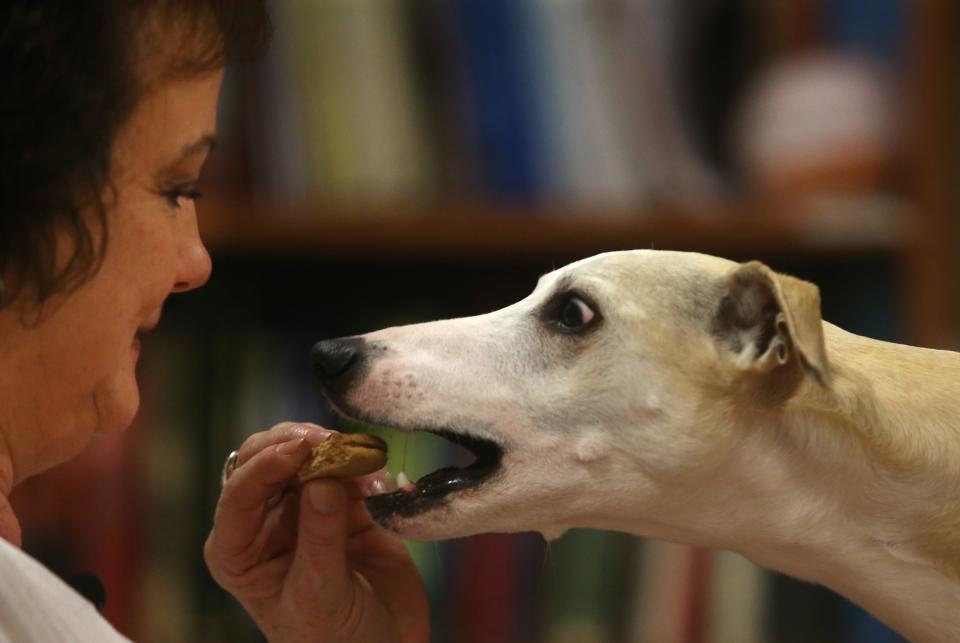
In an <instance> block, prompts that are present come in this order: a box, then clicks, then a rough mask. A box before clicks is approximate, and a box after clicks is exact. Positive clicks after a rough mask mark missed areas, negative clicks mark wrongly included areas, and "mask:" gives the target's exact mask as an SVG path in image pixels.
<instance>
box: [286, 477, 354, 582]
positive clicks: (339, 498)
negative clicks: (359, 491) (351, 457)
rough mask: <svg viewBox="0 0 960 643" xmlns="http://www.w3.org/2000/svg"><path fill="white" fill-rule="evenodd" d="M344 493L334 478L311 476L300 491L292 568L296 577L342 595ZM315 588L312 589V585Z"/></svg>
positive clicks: (345, 571)
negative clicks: (324, 478)
mask: <svg viewBox="0 0 960 643" xmlns="http://www.w3.org/2000/svg"><path fill="white" fill-rule="evenodd" d="M346 549H347V495H346V491H345V489H344V488H343V484H342V483H340V482H338V481H336V480H314V481H312V482H309V483H307V485H306V489H304V493H301V494H300V525H299V527H298V534H297V549H296V553H295V554H294V565H293V570H291V572H294V570H296V571H297V572H299V574H298V576H300V578H298V579H297V580H298V581H300V582H303V583H306V584H307V585H309V586H312V587H313V588H317V587H318V586H319V587H321V588H322V589H323V591H324V593H326V592H330V593H331V595H341V596H342V595H343V593H344V590H345V589H346V585H347V583H348V581H349V578H350V577H349V572H348V569H347V553H346ZM314 591H316V589H314Z"/></svg>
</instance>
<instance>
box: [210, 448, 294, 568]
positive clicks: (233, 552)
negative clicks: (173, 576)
mask: <svg viewBox="0 0 960 643" xmlns="http://www.w3.org/2000/svg"><path fill="white" fill-rule="evenodd" d="M310 448H311V445H310V442H308V441H307V439H305V438H294V439H293V440H289V441H287V442H283V443H281V444H279V445H276V446H273V447H268V448H265V449H263V450H262V451H260V452H259V453H257V454H256V455H255V456H253V457H252V458H251V459H250V460H249V462H247V463H245V464H244V465H243V466H242V467H239V468H237V469H236V471H234V472H233V475H231V476H230V479H229V480H227V483H226V484H225V485H224V487H223V492H222V493H221V494H220V500H219V502H218V503H217V509H216V512H215V514H214V519H213V537H214V545H215V549H216V550H217V551H218V552H219V553H221V554H222V555H224V556H225V557H227V558H230V557H232V556H237V555H240V554H243V553H245V552H246V551H247V550H248V548H249V547H250V546H251V544H253V543H254V542H256V541H257V538H258V535H259V534H260V532H261V529H262V527H263V524H264V518H265V515H266V512H267V508H268V503H269V502H270V500H271V498H273V497H275V496H277V495H278V494H279V493H280V492H282V491H283V489H284V488H285V487H286V486H287V485H288V484H289V483H290V481H291V479H292V478H293V477H294V475H295V474H296V472H297V469H298V468H299V467H300V465H301V464H303V461H304V460H305V459H306V457H307V454H308V453H309V451H310Z"/></svg>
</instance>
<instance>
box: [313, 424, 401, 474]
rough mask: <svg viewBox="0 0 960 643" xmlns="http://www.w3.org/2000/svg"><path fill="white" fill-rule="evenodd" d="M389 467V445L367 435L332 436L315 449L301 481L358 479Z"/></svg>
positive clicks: (333, 434)
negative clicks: (387, 465)
mask: <svg viewBox="0 0 960 643" xmlns="http://www.w3.org/2000/svg"><path fill="white" fill-rule="evenodd" d="M386 464H387V443H386V442H384V441H383V440H381V439H380V438H378V437H376V436H374V435H368V434H366V433H350V434H345V433H331V434H330V437H328V438H327V439H326V440H324V441H323V442H321V443H320V444H319V445H317V446H315V447H313V450H312V451H311V452H310V457H309V458H308V459H307V461H306V462H305V463H304V464H303V466H302V467H300V470H299V471H298V472H297V477H299V478H300V482H306V481H308V480H313V479H314V478H340V479H348V478H358V477H360V476H364V475H367V474H368V473H373V472H374V471H377V470H379V469H382V468H383V467H384V466H385V465H386Z"/></svg>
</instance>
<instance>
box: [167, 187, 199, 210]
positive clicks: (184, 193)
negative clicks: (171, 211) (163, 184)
mask: <svg viewBox="0 0 960 643" xmlns="http://www.w3.org/2000/svg"><path fill="white" fill-rule="evenodd" d="M163 196H165V197H166V198H167V201H169V202H170V205H171V206H173V207H175V208H179V207H182V206H183V203H181V201H180V199H187V200H189V201H196V200H197V199H199V198H200V197H202V196H203V193H202V192H200V191H199V190H198V189H197V188H196V187H194V186H180V187H176V188H173V189H172V190H167V191H166V192H164V193H163Z"/></svg>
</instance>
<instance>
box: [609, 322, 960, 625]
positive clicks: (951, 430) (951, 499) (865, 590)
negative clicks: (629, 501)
mask: <svg viewBox="0 0 960 643" xmlns="http://www.w3.org/2000/svg"><path fill="white" fill-rule="evenodd" d="M825 331H826V333H827V342H828V346H829V352H830V355H831V360H832V363H833V365H834V369H833V373H832V378H831V382H830V384H829V386H828V387H822V386H820V385H819V384H816V383H813V382H811V383H809V384H807V385H805V386H804V389H803V390H802V391H801V393H800V394H799V395H797V396H796V398H795V399H794V400H792V401H791V402H790V403H789V404H788V407H787V410H786V411H785V412H781V413H776V414H772V415H762V417H761V419H759V420H757V422H756V423H755V425H752V426H740V427H736V428H737V430H738V431H742V434H741V435H740V436H739V437H738V439H737V440H736V441H735V443H734V444H731V445H730V447H729V449H727V450H725V451H724V453H723V454H722V455H720V456H718V457H717V459H716V461H715V463H714V465H713V466H711V467H708V469H707V471H706V472H705V473H704V474H703V475H702V476H698V477H696V478H691V477H689V476H687V475H684V476H679V477H678V480H676V481H670V483H669V484H671V485H672V484H674V482H675V483H676V485H677V488H675V489H673V490H672V491H671V493H670V503H669V506H666V505H665V506H663V507H643V508H639V509H638V510H637V512H636V513H635V514H634V515H640V516H644V519H643V520H642V521H641V522H640V523H634V524H633V525H632V526H627V527H626V529H624V530H626V531H630V532H633V533H636V534H638V535H643V536H648V537H654V538H660V539H664V540H673V541H678V542H687V543H691V544H697V545H703V546H708V547H716V548H723V549H731V550H735V551H738V552H740V553H741V554H743V555H744V556H746V557H747V558H750V559H751V560H753V561H755V562H757V563H758V564H761V565H763V566H765V567H770V568H773V569H777V570H779V571H782V572H785V573H787V574H789V575H791V576H796V577H799V578H801V579H804V580H808V581H812V582H817V583H820V584H823V585H825V586H827V587H830V588H831V589H833V590H834V591H836V592H838V593H840V594H842V595H845V596H847V597H848V598H849V599H851V600H853V601H854V602H856V603H858V604H860V605H862V606H864V607H865V608H866V609H868V610H869V611H871V612H872V613H874V614H875V615H877V616H878V617H879V618H881V619H882V620H884V621H885V622H886V623H888V624H889V625H891V626H892V627H894V628H896V629H897V630H898V631H900V632H902V633H903V634H905V635H906V636H908V637H909V638H910V640H914V641H918V642H928V641H933V642H939V641H958V640H960V471H958V469H960V467H958V465H957V462H958V461H960V427H956V426H952V427H948V426H944V425H943V423H945V422H947V419H948V418H957V417H960V399H958V398H960V395H958V393H960V391H956V390H954V391H951V390H950V388H951V382H952V383H953V388H956V382H958V381H960V355H958V354H956V353H946V352H937V351H922V350H919V349H909V348H903V347H898V346H895V345H891V344H884V343H882V342H875V341H873V340H868V339H865V338H861V337H857V336H854V335H850V334H849V333H845V332H844V331H841V330H840V329H836V328H834V327H827V328H825ZM951 440H952V443H950V441H951ZM651 516H652V517H654V520H649V519H648V518H649V517H651ZM659 517H662V518H663V521H662V522H658V519H659ZM606 526H608V527H611V528H620V529H623V528H624V525H620V526H619V527H616V526H613V525H606Z"/></svg>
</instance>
